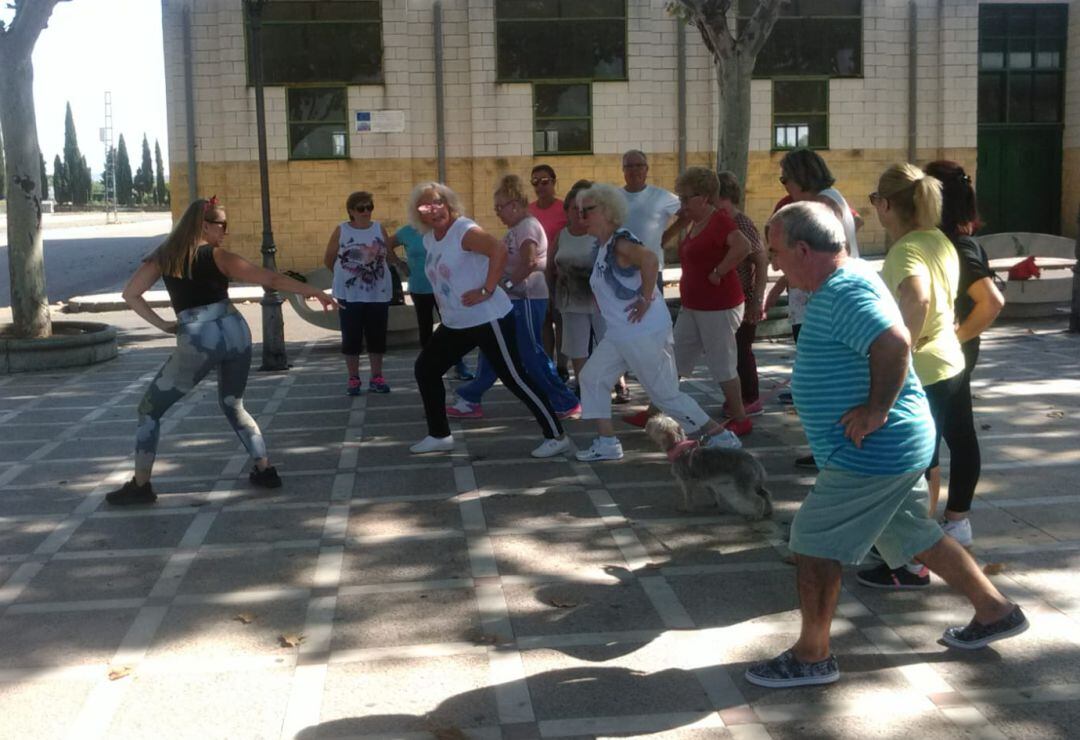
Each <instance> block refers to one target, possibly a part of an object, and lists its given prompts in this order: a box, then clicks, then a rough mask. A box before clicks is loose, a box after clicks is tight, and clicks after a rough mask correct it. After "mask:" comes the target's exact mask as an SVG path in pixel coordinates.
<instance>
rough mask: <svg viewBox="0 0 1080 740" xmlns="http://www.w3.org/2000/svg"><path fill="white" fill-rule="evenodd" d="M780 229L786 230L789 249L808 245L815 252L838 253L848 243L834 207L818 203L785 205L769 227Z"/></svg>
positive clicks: (775, 214) (770, 221)
mask: <svg viewBox="0 0 1080 740" xmlns="http://www.w3.org/2000/svg"><path fill="white" fill-rule="evenodd" d="M777 226H779V227H780V228H781V229H782V230H783V232H784V238H785V239H786V240H787V246H788V247H789V248H790V247H791V246H793V245H794V244H795V242H806V244H807V246H809V247H810V249H812V250H814V251H815V252H825V253H827V254H839V253H840V252H843V251H844V246H845V245H846V244H847V237H846V236H845V235H844V225H843V224H842V223H840V219H838V218H837V217H836V214H835V213H833V210H832V209H831V208H829V207H828V206H827V205H825V204H824V203H818V202H817V201H812V200H804V201H799V202H798V203H792V204H790V205H786V206H784V207H783V208H781V209H780V210H779V211H777V212H776V213H774V214H773V216H772V218H770V219H769V223H768V224H767V225H766V228H776V227H777Z"/></svg>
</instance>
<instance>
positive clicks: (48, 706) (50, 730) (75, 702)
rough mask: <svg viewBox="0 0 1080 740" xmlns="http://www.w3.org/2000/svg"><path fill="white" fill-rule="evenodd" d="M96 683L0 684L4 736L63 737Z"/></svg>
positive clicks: (31, 682)
mask: <svg viewBox="0 0 1080 740" xmlns="http://www.w3.org/2000/svg"><path fill="white" fill-rule="evenodd" d="M103 672H104V669H103ZM96 683H97V682H96V681H95V680H93V679H84V680H70V679H69V680H42V679H38V680H32V681H19V682H17V683H16V682H12V683H0V717H3V718H4V735H5V736H8V737H12V738H54V737H55V738H60V737H65V736H66V735H67V734H68V730H70V729H71V728H70V726H69V725H70V724H71V723H73V722H74V721H75V719H76V718H77V717H78V716H79V710H80V709H82V705H83V702H84V701H86V698H87V696H89V694H90V691H91V690H92V689H93V688H94V685H95V684H96Z"/></svg>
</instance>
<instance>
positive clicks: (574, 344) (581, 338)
mask: <svg viewBox="0 0 1080 740" xmlns="http://www.w3.org/2000/svg"><path fill="white" fill-rule="evenodd" d="M594 335H595V336H596V341H597V343H599V342H600V340H601V339H603V338H604V317H603V316H601V315H600V313H599V312H598V311H597V312H590V313H578V312H576V311H563V312H562V345H561V347H560V349H561V350H562V353H563V354H564V355H566V356H567V357H569V358H570V359H572V360H584V359H585V358H586V357H588V356H589V339H590V337H591V336H594Z"/></svg>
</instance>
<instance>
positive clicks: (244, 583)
mask: <svg viewBox="0 0 1080 740" xmlns="http://www.w3.org/2000/svg"><path fill="white" fill-rule="evenodd" d="M318 557H319V552H318V550H316V549H314V548H309V549H296V548H280V549H279V548H273V549H271V548H265V549H264V548H257V549H252V550H251V551H248V552H227V553H222V552H202V553H200V554H199V555H198V556H197V557H196V558H195V560H194V562H192V564H191V566H190V567H189V568H188V571H187V574H186V575H185V576H184V580H183V581H181V582H180V593H184V594H212V593H226V592H231V591H244V590H251V589H277V588H310V587H311V586H312V585H313V582H314V576H315V564H316V562H317V561H318Z"/></svg>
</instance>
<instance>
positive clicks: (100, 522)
mask: <svg viewBox="0 0 1080 740" xmlns="http://www.w3.org/2000/svg"><path fill="white" fill-rule="evenodd" d="M194 519H195V516H194V515H190V516H186V515H179V514H173V515H167V516H152V515H148V516H139V517H123V518H112V517H101V518H91V519H87V520H86V521H84V522H83V523H82V524H80V525H79V527H78V529H76V530H75V531H74V532H73V533H72V535H71V537H69V538H68V541H67V542H66V543H64V546H63V548H61V549H63V550H134V549H137V550H141V549H144V548H155V547H170V548H171V547H176V546H177V545H179V544H180V540H182V539H183V538H184V533H186V532H187V529H188V527H189V526H191V522H192V521H193V520H194Z"/></svg>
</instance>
